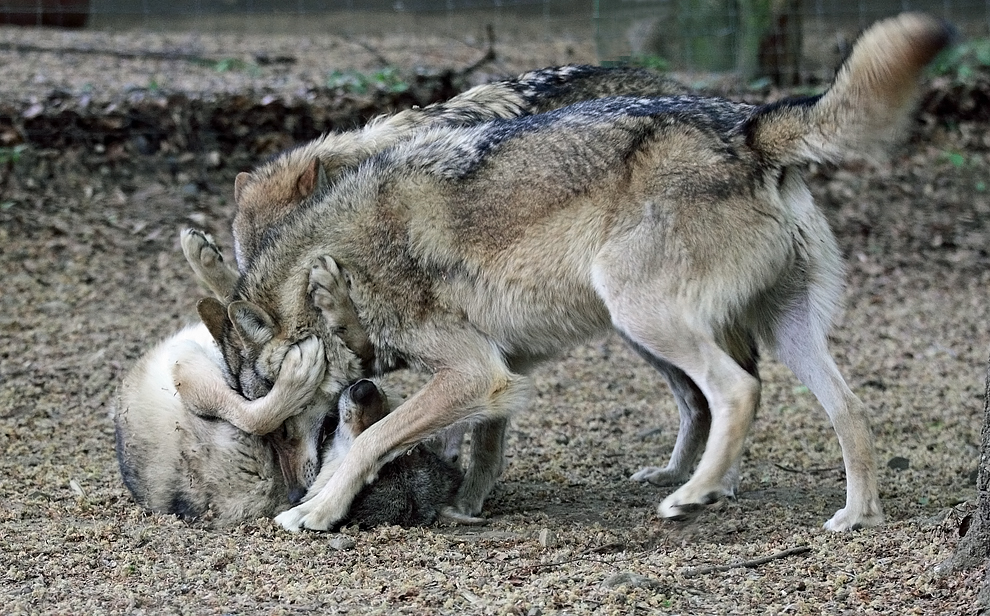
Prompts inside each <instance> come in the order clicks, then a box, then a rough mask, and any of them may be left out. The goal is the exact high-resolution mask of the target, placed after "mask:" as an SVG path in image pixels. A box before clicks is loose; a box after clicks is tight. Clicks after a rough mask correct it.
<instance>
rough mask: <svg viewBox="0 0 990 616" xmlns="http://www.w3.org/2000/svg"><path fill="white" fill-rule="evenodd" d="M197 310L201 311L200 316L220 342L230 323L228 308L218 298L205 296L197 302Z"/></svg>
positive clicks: (215, 338)
mask: <svg viewBox="0 0 990 616" xmlns="http://www.w3.org/2000/svg"><path fill="white" fill-rule="evenodd" d="M196 312H198V313H199V318H200V319H202V320H203V324H204V325H206V329H208V330H209V331H210V335H212V336H213V339H214V340H216V342H217V344H219V343H220V342H221V341H222V340H223V332H224V330H225V329H226V324H227V323H229V321H228V319H227V308H225V307H224V305H223V304H222V303H220V301H219V300H217V299H216V298H213V297H204V298H203V299H201V300H199V302H197V303H196Z"/></svg>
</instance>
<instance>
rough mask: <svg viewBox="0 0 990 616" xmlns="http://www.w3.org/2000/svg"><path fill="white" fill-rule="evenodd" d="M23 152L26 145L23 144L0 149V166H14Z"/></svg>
mask: <svg viewBox="0 0 990 616" xmlns="http://www.w3.org/2000/svg"><path fill="white" fill-rule="evenodd" d="M25 150H27V144H24V143H22V144H20V145H15V146H12V147H0V165H16V164H17V162H18V161H19V160H21V154H23V153H24V152H25Z"/></svg>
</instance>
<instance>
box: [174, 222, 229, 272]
mask: <svg viewBox="0 0 990 616" xmlns="http://www.w3.org/2000/svg"><path fill="white" fill-rule="evenodd" d="M179 242H180V243H181V244H182V254H184V255H185V256H186V260H187V261H189V263H191V264H196V263H198V264H199V265H200V266H202V267H204V268H207V269H212V268H214V267H217V266H218V265H219V264H220V263H223V255H222V254H221V253H220V248H218V247H217V244H216V242H215V241H214V240H213V236H211V235H210V234H209V233H207V232H206V231H201V230H199V229H183V230H182V233H181V235H180V236H179Z"/></svg>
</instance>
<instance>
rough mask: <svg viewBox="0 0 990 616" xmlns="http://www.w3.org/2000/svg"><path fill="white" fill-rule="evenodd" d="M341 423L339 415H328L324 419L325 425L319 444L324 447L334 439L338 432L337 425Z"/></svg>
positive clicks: (322, 426)
mask: <svg viewBox="0 0 990 616" xmlns="http://www.w3.org/2000/svg"><path fill="white" fill-rule="evenodd" d="M338 423H340V416H339V415H338V414H337V413H327V415H326V416H325V417H324V418H323V425H321V426H320V437H319V443H320V446H321V447H322V446H323V444H324V443H326V442H327V439H329V438H332V437H333V435H334V433H335V432H336V431H337V424H338Z"/></svg>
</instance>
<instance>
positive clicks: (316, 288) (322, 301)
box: [309, 257, 351, 315]
mask: <svg viewBox="0 0 990 616" xmlns="http://www.w3.org/2000/svg"><path fill="white" fill-rule="evenodd" d="M309 294H310V296H311V297H312V298H313V304H315V305H316V307H317V308H319V309H320V310H322V311H324V312H326V313H329V314H331V315H336V314H338V313H339V312H340V311H341V310H342V309H345V307H346V306H348V305H349V304H350V301H351V300H350V296H349V295H348V290H347V281H346V280H344V276H343V274H341V273H340V268H338V267H337V262H336V261H334V260H333V259H332V258H330V257H320V258H319V259H317V260H316V262H315V263H313V267H312V269H311V270H310V271H309Z"/></svg>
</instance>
